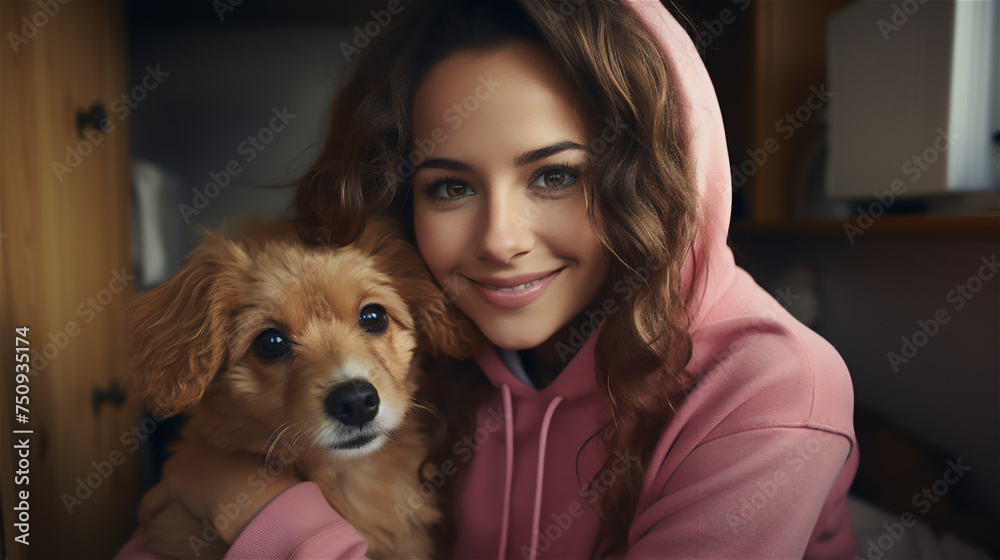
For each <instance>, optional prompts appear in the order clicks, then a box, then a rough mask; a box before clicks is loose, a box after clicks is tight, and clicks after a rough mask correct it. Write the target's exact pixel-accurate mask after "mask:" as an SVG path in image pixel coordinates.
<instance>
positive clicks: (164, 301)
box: [125, 235, 235, 415]
mask: <svg viewBox="0 0 1000 560" xmlns="http://www.w3.org/2000/svg"><path fill="white" fill-rule="evenodd" d="M234 261H235V257H234V253H233V246H232V244H231V242H228V241H226V240H224V239H222V238H221V237H219V236H214V235H210V236H209V237H208V238H207V240H206V241H205V242H204V243H203V244H202V245H201V246H199V247H198V248H197V249H195V250H194V251H193V252H192V253H191V256H190V261H189V262H188V264H187V265H186V266H185V267H184V268H183V269H182V270H181V271H180V272H179V273H177V274H176V275H175V276H173V277H172V278H170V279H169V280H167V281H166V282H164V283H163V284H160V285H159V286H157V287H156V288H153V289H152V290H149V291H146V292H142V293H140V294H138V295H136V297H135V298H133V299H132V300H131V301H130V302H129V303H128V305H127V307H126V311H125V325H126V329H127V331H126V332H127V336H128V344H127V352H128V361H129V371H128V374H127V375H126V377H125V379H126V393H127V394H128V395H129V396H133V397H136V398H138V399H140V400H141V401H142V402H143V403H144V404H145V405H146V407H147V408H149V409H151V410H152V409H154V408H155V409H157V410H160V411H163V412H164V414H162V415H172V414H177V413H178V412H181V411H183V410H184V409H186V408H189V407H191V406H193V405H194V404H197V402H198V401H199V400H201V398H202V396H203V395H204V393H205V390H206V389H207V388H208V384H209V382H211V380H212V377H213V376H214V375H215V373H216V372H217V371H218V370H219V369H220V368H221V367H222V366H223V363H224V362H225V357H226V334H227V328H228V326H227V321H228V316H229V311H228V307H229V306H228V305H227V302H226V298H225V297H224V296H222V295H221V294H219V293H217V292H216V290H214V289H213V288H214V287H215V284H216V280H217V279H218V277H219V275H220V274H221V273H222V272H223V271H224V270H226V269H227V267H231V266H232V264H233V263H234Z"/></svg>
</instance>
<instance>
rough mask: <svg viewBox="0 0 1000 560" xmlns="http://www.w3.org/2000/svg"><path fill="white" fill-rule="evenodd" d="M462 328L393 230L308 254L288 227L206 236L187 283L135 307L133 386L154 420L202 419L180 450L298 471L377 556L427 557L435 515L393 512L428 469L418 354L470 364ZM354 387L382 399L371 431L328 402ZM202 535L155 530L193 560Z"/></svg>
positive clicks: (182, 276)
mask: <svg viewBox="0 0 1000 560" xmlns="http://www.w3.org/2000/svg"><path fill="white" fill-rule="evenodd" d="M372 303H374V304H377V305H380V306H381V307H382V308H384V310H385V315H387V316H388V324H387V326H386V327H385V330H384V332H372V331H366V330H365V329H364V328H362V325H361V323H360V322H359V313H360V310H362V309H363V308H364V309H371V308H370V307H368V306H369V304H372ZM462 321H463V319H462V318H461V316H460V315H458V314H457V312H455V311H453V310H452V309H451V308H450V307H449V306H447V305H446V304H445V302H444V301H443V299H442V297H441V292H440V289H439V288H438V287H437V285H436V284H435V283H434V280H433V279H432V277H431V275H430V273H429V272H428V271H427V269H426V268H425V266H424V264H423V261H422V260H421V259H420V257H419V255H418V254H417V253H416V250H415V249H414V248H413V247H412V245H410V244H409V243H407V242H406V241H405V240H404V239H403V237H402V235H401V234H400V233H399V232H398V231H397V230H396V228H395V227H394V226H393V225H392V224H391V222H390V221H388V220H371V221H369V223H368V225H367V226H366V229H365V230H364V233H363V234H362V235H361V237H359V238H358V239H357V240H356V241H355V242H354V243H352V244H351V245H349V246H346V247H329V246H323V245H322V244H311V243H305V242H303V241H302V240H301V239H300V238H299V237H298V236H297V234H296V233H295V228H294V226H292V225H291V224H290V223H279V224H272V225H265V224H262V223H260V222H257V223H255V224H253V225H250V226H248V227H247V228H245V231H244V232H243V233H242V234H241V235H239V236H238V237H237V238H236V239H235V240H230V239H226V238H224V237H223V236H221V235H218V234H210V235H209V236H208V238H207V239H206V241H205V242H204V243H203V244H202V245H201V246H200V247H198V248H197V249H196V250H195V251H194V252H193V253H192V255H191V258H190V262H189V264H188V265H187V266H186V267H185V268H184V269H183V270H182V271H181V272H180V273H178V274H177V275H176V276H174V277H173V278H171V279H170V280H168V281H167V282H165V283H164V284H163V285H161V286H159V287H157V288H155V289H153V290H151V291H149V292H145V293H142V294H140V295H139V296H137V297H136V298H135V299H134V300H133V301H132V302H130V304H129V308H128V312H127V323H128V325H127V326H128V331H129V336H130V339H129V347H128V355H129V360H130V375H129V379H128V387H127V389H128V392H129V394H130V396H133V397H137V398H139V399H141V400H142V401H143V402H144V403H145V404H146V405H147V406H148V407H150V408H153V407H154V406H155V407H156V408H158V409H161V410H162V409H163V408H164V407H168V408H170V409H171V413H174V414H176V413H178V412H184V411H191V412H192V418H191V420H190V422H189V423H188V424H187V425H186V426H185V428H184V430H183V436H184V438H185V441H182V442H181V443H180V444H178V445H179V446H182V445H185V444H186V442H187V444H191V442H193V441H204V442H207V443H208V444H209V445H211V446H213V447H215V448H217V449H220V450H223V451H227V452H232V453H250V454H254V455H260V456H261V457H262V458H263V459H264V463H263V464H268V463H269V462H270V461H276V460H278V457H279V456H280V457H281V460H282V461H284V460H285V458H286V457H288V458H293V459H294V468H295V469H296V472H297V474H299V476H301V477H303V478H306V479H308V480H312V481H314V482H316V483H317V484H319V485H320V487H321V488H322V489H323V492H324V495H325V496H326V498H327V499H328V501H329V502H330V503H331V504H332V505H333V506H334V508H336V509H337V511H338V512H340V514H341V515H343V517H344V518H346V519H347V521H349V522H350V523H351V524H352V525H353V526H354V527H355V528H356V529H357V530H358V531H359V532H360V533H361V534H362V536H364V537H365V538H366V539H367V540H368V543H369V554H370V555H372V556H373V557H428V556H431V555H433V550H432V548H433V546H432V543H431V538H430V536H429V530H430V528H431V527H432V526H433V525H434V524H435V523H438V522H439V521H440V517H441V515H440V510H439V508H438V507H437V506H436V505H435V504H432V503H431V504H429V505H426V506H424V507H421V508H419V509H416V510H412V509H407V510H405V511H406V515H400V514H399V513H398V512H399V511H403V510H402V509H400V508H398V507H397V505H400V504H405V503H406V499H407V498H408V497H410V496H411V495H412V494H411V493H412V492H413V491H414V490H416V489H417V487H418V485H419V484H420V480H421V478H420V470H421V469H422V468H425V469H426V468H430V467H429V466H427V465H422V462H423V461H424V459H425V457H426V455H427V449H426V446H427V444H426V441H425V435H424V432H423V430H421V428H420V421H419V417H418V413H419V412H420V410H421V408H420V407H414V406H413V395H414V394H415V391H416V389H417V384H418V381H419V371H418V369H417V367H416V363H417V360H414V354H415V350H416V348H417V344H418V335H419V334H423V335H425V336H426V342H427V343H428V344H429V348H428V349H429V350H432V351H434V352H435V353H438V352H443V353H445V354H448V355H451V356H456V357H464V356H467V355H468V353H469V352H470V351H471V348H472V345H473V344H474V342H475V341H474V339H472V338H463V337H468V336H469V335H470V333H473V332H474V331H473V330H471V329H469V328H468V327H467V324H465V323H463V322H462ZM272 328H275V329H278V331H280V334H281V335H282V336H283V338H284V339H285V340H290V341H291V345H290V346H287V347H286V350H285V351H287V354H283V355H281V356H279V357H277V358H273V357H271V356H268V355H267V352H265V353H264V355H263V356H262V354H261V353H260V351H259V348H260V346H259V341H258V343H255V340H256V339H257V338H258V336H260V335H261V333H263V332H265V331H267V330H268V329H272ZM271 332H273V331H271ZM348 380H355V381H364V382H367V383H370V384H371V386H373V387H374V389H375V390H377V394H378V400H379V401H380V402H379V403H378V404H377V408H375V409H374V410H375V411H376V412H375V414H376V415H375V416H374V418H373V419H372V420H370V421H368V422H366V423H364V424H362V425H360V426H352V425H349V424H348V423H345V422H342V421H338V420H336V419H335V418H334V417H333V416H332V415H331V414H332V413H330V412H328V408H326V407H329V406H330V405H329V404H324V403H327V399H328V397H329V396H330V395H331V392H332V391H333V390H334V389H337V388H340V387H343V386H344V384H345V382H347V381H348ZM362 436H363V437H374V439H373V440H371V441H369V442H368V443H364V444H361V447H360V450H358V449H336V448H334V446H336V445H341V446H343V445H345V444H346V445H348V446H349V445H352V444H351V443H348V442H352V441H353V442H354V443H353V445H358V443H357V439H358V438H359V437H362ZM380 443H381V445H379V444H380ZM289 454H291V455H289ZM425 474H426V473H425ZM203 528H204V526H203V524H202V522H201V521H200V520H197V519H194V518H193V516H192V515H191V514H189V513H187V510H185V509H184V508H183V507H182V506H180V505H179V504H177V505H174V506H171V507H170V508H167V509H166V510H164V512H162V513H161V514H160V515H159V517H157V518H156V519H154V521H153V523H152V525H151V527H150V529H149V531H147V535H148V536H147V541H146V542H147V546H149V547H156V548H155V549H154V552H157V553H159V554H161V555H164V556H174V557H178V556H180V557H189V556H193V552H194V551H193V550H192V548H191V545H190V544H189V542H188V537H189V536H190V535H195V536H199V537H200V536H201V535H202V530H203ZM213 544H214V545H215V546H217V545H218V544H219V543H218V542H216V543H213ZM199 552H200V553H201V555H203V554H205V553H206V552H208V553H210V554H219V553H224V550H223V549H222V548H217V549H216V550H215V551H214V552H210V551H208V550H205V549H202V550H199Z"/></svg>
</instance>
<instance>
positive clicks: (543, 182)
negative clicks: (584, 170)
mask: <svg viewBox="0 0 1000 560" xmlns="http://www.w3.org/2000/svg"><path fill="white" fill-rule="evenodd" d="M578 177H579V175H578V174H577V173H576V172H574V171H570V170H569V169H553V170H549V171H543V172H542V174H541V175H539V176H538V178H536V179H535V181H534V182H533V183H531V186H533V187H539V188H542V189H546V190H555V191H558V190H562V189H565V188H566V187H569V186H572V185H573V184H574V183H576V180H577V178H578Z"/></svg>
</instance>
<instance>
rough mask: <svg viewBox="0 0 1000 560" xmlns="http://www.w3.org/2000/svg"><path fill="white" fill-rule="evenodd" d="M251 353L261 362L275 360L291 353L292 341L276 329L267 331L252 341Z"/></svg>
mask: <svg viewBox="0 0 1000 560" xmlns="http://www.w3.org/2000/svg"><path fill="white" fill-rule="evenodd" d="M253 351H254V354H257V357H258V358H260V359H261V360H264V361H271V360H276V359H278V358H280V357H282V356H284V355H285V354H287V353H289V352H291V351H292V341H291V340H289V339H288V337H287V336H285V333H283V332H281V331H279V330H278V329H267V330H266V331H264V332H262V333H260V334H259V335H257V338H255V339H254V341H253Z"/></svg>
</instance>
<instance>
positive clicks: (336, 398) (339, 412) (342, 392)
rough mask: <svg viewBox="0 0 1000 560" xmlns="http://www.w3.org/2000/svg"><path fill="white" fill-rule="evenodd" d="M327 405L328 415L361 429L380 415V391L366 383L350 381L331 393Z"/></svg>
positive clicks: (327, 398)
mask: <svg viewBox="0 0 1000 560" xmlns="http://www.w3.org/2000/svg"><path fill="white" fill-rule="evenodd" d="M325 404H326V412H327V414H329V415H330V416H332V417H334V418H336V419H337V420H339V421H341V422H342V423H343V424H345V425H347V426H355V427H359V428H360V427H361V426H364V425H365V424H367V423H368V422H371V421H372V420H374V419H375V415H376V414H378V404H379V398H378V391H376V390H375V387H374V386H373V385H372V384H371V383H368V382H366V381H350V382H348V383H345V384H343V385H341V386H339V387H337V388H336V389H334V390H332V391H330V394H329V395H327V396H326V403H325Z"/></svg>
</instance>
